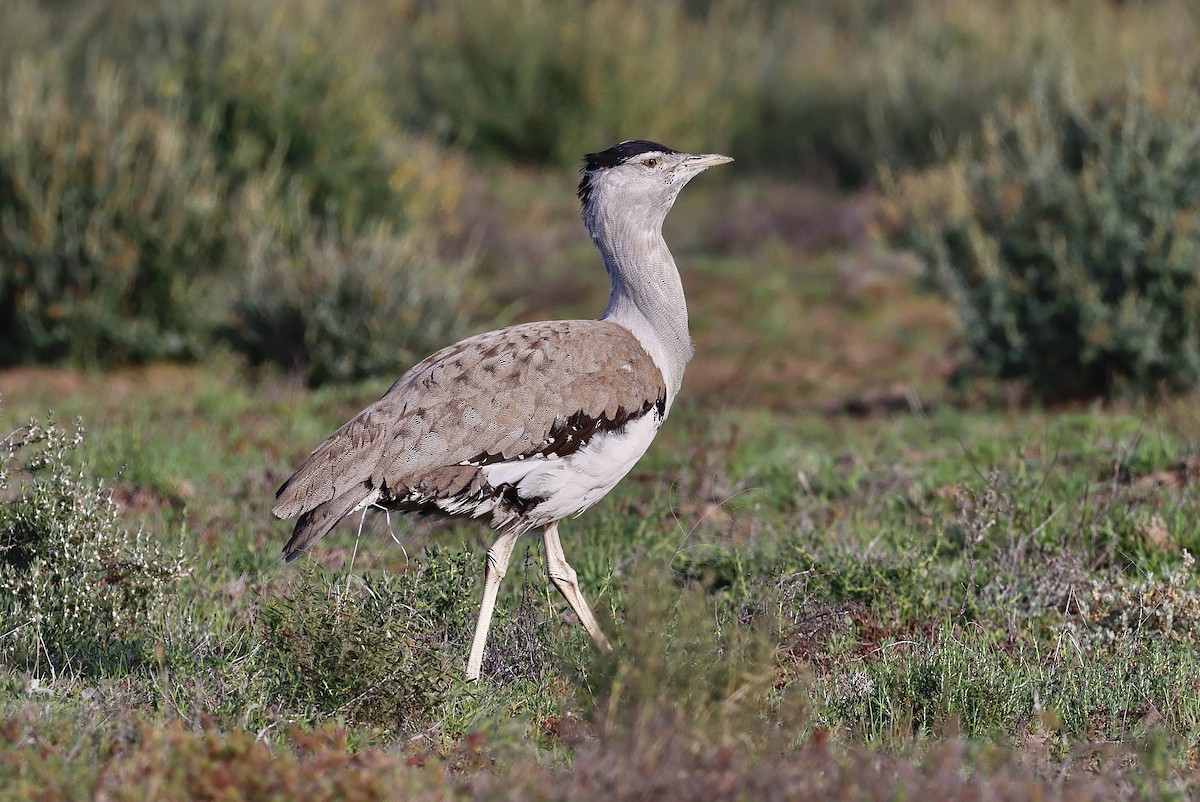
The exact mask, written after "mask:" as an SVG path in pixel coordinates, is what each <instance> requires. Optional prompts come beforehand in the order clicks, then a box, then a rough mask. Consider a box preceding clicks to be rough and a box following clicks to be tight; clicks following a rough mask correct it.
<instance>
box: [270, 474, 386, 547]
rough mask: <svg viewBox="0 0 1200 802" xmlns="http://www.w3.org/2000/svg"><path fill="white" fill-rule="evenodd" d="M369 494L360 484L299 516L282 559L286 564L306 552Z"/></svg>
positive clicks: (364, 485)
mask: <svg viewBox="0 0 1200 802" xmlns="http://www.w3.org/2000/svg"><path fill="white" fill-rule="evenodd" d="M370 494H371V491H370V489H369V488H368V487H367V485H366V483H365V482H364V483H360V484H357V485H354V486H353V487H351V488H349V489H347V490H346V492H344V493H342V494H341V495H340V496H338V497H336V498H332V499H330V500H329V501H326V502H325V503H324V504H319V505H317V506H316V507H314V508H313V509H311V510H309V511H308V512H306V513H304V514H303V515H301V516H300V520H298V521H296V528H295V529H294V530H292V539H291V540H289V541H288V542H287V545H286V546H284V547H283V557H284V559H285V560H287V561H288V562H291V561H292V560H294V559H296V558H297V557H299V556H300V555H301V554H303V553H304V552H306V551H308V550H309V549H310V548H311V547H312V545H313V544H314V543H316V542H317V541H318V540H320V539H321V538H323V537H325V535H327V534H329V530H331V529H333V527H334V526H335V525H336V524H337V522H338V521H340V520H342V518H344V517H346V515H348V514H349V513H350V512H351V511H352V510H354V509H355V508H356V507H358V506H359V505H360V504H362V503H363V502H364V501H366V499H367V496H369V495H370Z"/></svg>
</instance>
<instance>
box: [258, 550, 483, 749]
mask: <svg viewBox="0 0 1200 802" xmlns="http://www.w3.org/2000/svg"><path fill="white" fill-rule="evenodd" d="M478 567H479V566H478V563H477V562H476V561H475V559H474V558H473V557H472V555H470V553H469V552H462V553H461V554H459V555H457V556H447V555H446V554H444V553H440V552H436V551H435V552H433V553H431V554H427V555H426V556H425V557H424V558H423V560H422V563H421V564H420V566H419V567H416V568H414V570H412V571H409V572H407V573H404V574H401V575H399V576H396V575H390V574H385V575H381V576H365V577H363V578H361V580H360V579H359V578H358V577H352V576H345V575H343V576H340V577H336V576H330V575H327V574H324V573H323V572H320V571H319V570H318V569H315V568H309V569H307V570H306V571H305V572H304V573H303V575H302V576H301V577H300V578H299V579H298V580H297V582H296V583H295V586H294V587H293V588H292V590H291V591H290V592H289V593H288V594H287V595H286V596H283V597H281V598H278V599H274V600H271V601H269V602H268V603H267V605H266V607H265V609H264V610H263V612H262V619H261V620H262V627H263V647H262V649H261V650H260V652H259V654H258V659H259V660H260V661H261V665H262V666H263V668H264V672H265V676H266V677H267V678H268V679H267V682H268V683H270V684H271V685H272V686H273V687H272V691H271V694H270V696H271V698H272V699H273V700H275V701H277V702H279V703H280V704H281V705H282V706H283V709H284V710H285V711H289V714H293V715H294V714H299V715H302V716H305V717H308V718H310V719H312V720H318V719H322V718H325V717H328V716H339V717H342V718H344V719H345V720H346V721H349V722H352V723H354V724H357V725H361V726H367V727H376V728H380V729H383V730H385V731H389V732H397V731H403V730H411V729H413V728H415V727H416V726H418V725H420V724H423V723H427V721H426V719H427V717H428V714H429V712H430V710H431V709H432V708H433V707H434V706H435V705H436V704H437V698H438V696H439V695H442V694H445V693H446V692H447V690H448V689H449V687H450V686H451V684H452V683H453V682H454V681H456V680H457V679H458V677H459V676H460V674H461V672H462V665H463V664H462V663H461V660H462V659H463V656H464V655H465V651H464V649H463V644H464V643H465V638H466V637H467V636H468V634H469V627H470V625H471V621H472V615H473V609H474V604H475V594H474V592H473V589H474V586H475V583H476V578H477V574H478Z"/></svg>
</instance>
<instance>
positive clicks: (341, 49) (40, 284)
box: [0, 0, 1200, 398]
mask: <svg viewBox="0 0 1200 802" xmlns="http://www.w3.org/2000/svg"><path fill="white" fill-rule="evenodd" d="M0 14H2V15H3V18H4V19H3V23H4V24H3V25H2V26H0V266H2V267H3V270H2V271H0V363H3V364H16V363H28V362H60V361H66V362H68V363H73V364H83V365H113V364H122V363H129V362H142V361H146V360H152V359H160V358H169V359H195V358H201V357H204V356H205V355H206V354H207V353H209V352H211V351H212V350H213V349H215V348H218V349H219V348H232V349H234V350H236V351H238V352H240V353H242V354H243V355H244V356H245V357H246V359H247V361H248V362H249V363H251V364H261V363H271V364H275V365H278V366H280V367H282V368H283V369H285V370H295V371H298V372H299V373H301V374H302V375H304V376H305V377H306V378H307V380H308V381H309V382H310V383H311V384H320V383H322V382H325V381H330V380H346V379H353V378H360V377H364V376H369V375H373V374H376V373H377V372H387V371H392V372H396V371H399V370H402V369H403V368H404V367H405V366H406V365H407V364H409V363H410V362H411V361H412V359H413V358H414V357H415V356H418V355H419V354H421V353H423V352H425V351H426V350H428V349H429V348H432V347H433V346H435V345H436V344H437V343H439V342H443V341H445V340H446V339H449V338H451V337H453V336H455V335H456V334H459V333H462V332H465V331H467V330H470V329H477V328H479V327H481V326H485V325H488V324H491V323H495V322H497V321H502V320H505V319H507V318H509V317H511V314H512V311H513V310H512V309H511V308H510V307H508V306H506V302H507V301H510V300H512V296H511V295H509V294H506V292H505V291H504V290H503V289H502V287H503V285H504V278H505V277H503V276H497V275H496V271H495V270H494V269H491V268H495V267H496V264H495V262H493V263H492V264H491V265H489V256H490V255H491V254H503V255H504V258H507V259H509V261H510V262H511V261H512V260H519V259H520V257H521V256H522V254H520V253H516V254H513V253H511V252H507V251H506V248H508V247H509V246H508V245H507V244H505V243H496V242H494V241H488V240H486V238H485V239H484V241H483V242H482V244H483V245H484V246H486V247H484V248H483V249H482V252H481V249H480V247H479V246H480V244H481V241H480V237H481V233H480V232H485V233H486V232H487V231H488V221H487V220H486V219H482V218H485V217H486V212H484V211H482V209H483V208H485V207H486V206H487V205H488V204H489V203H490V202H491V201H492V199H491V198H489V197H487V192H488V190H487V189H486V187H487V185H488V184H487V182H486V181H484V182H483V183H482V185H481V176H482V177H486V176H487V175H489V174H494V173H495V171H496V170H499V169H510V168H511V166H513V165H516V166H517V167H518V168H519V169H530V168H537V167H539V166H542V167H552V168H558V169H560V170H562V169H569V168H570V167H571V166H573V165H574V164H575V163H576V161H577V159H578V158H579V156H580V154H582V153H585V152H588V151H592V150H596V149H600V148H603V147H606V146H607V145H608V144H611V143H612V142H613V141H616V140H619V139H622V138H629V137H634V136H637V137H642V136H645V137H653V138H655V139H658V140H660V141H664V142H667V143H669V144H672V145H675V146H677V147H681V148H688V149H705V150H719V151H723V152H728V153H731V154H733V155H735V156H736V157H737V159H738V163H739V168H738V169H739V171H740V172H741V174H742V175H743V176H753V175H754V174H758V175H760V176H762V177H767V176H770V177H773V178H779V177H786V178H787V180H791V181H796V182H803V183H804V184H806V185H817V186H825V187H829V188H831V189H833V190H835V191H838V192H861V191H863V190H870V189H873V188H880V187H882V188H884V189H885V190H886V191H887V193H888V200H889V203H888V204H887V210H888V212H889V214H887V215H884V218H883V220H884V222H883V224H881V225H879V226H876V228H877V229H878V232H877V233H878V234H880V235H881V236H882V237H884V238H885V239H887V240H889V241H890V244H891V245H894V246H902V247H906V248H911V249H913V250H914V251H915V252H916V253H917V254H919V255H920V256H921V257H922V258H923V260H924V261H925V263H926V264H927V265H928V267H929V270H928V273H927V279H929V280H931V282H932V283H933V284H934V285H936V286H938V287H940V288H941V289H942V290H943V291H944V292H945V294H946V296H947V297H948V298H950V299H952V301H953V303H954V304H955V305H956V308H957V309H958V311H959V317H960V320H961V325H962V328H963V332H964V336H965V339H966V340H967V341H968V342H969V343H970V344H971V345H972V347H973V350H974V353H975V354H976V356H977V357H978V359H977V364H978V366H979V367H980V368H982V369H983V371H985V372H990V373H991V374H993V375H997V376H1000V377H1002V378H1016V379H1021V380H1025V381H1028V382H1029V384H1030V386H1031V387H1032V389H1033V390H1034V391H1035V392H1036V393H1038V394H1041V395H1045V396H1047V397H1050V398H1062V397H1066V398H1074V397H1092V396H1094V395H1097V394H1100V395H1104V394H1111V393H1114V392H1126V391H1132V392H1135V393H1147V392H1150V393H1153V392H1158V391H1159V390H1161V389H1164V388H1165V389H1172V390H1174V389H1180V388H1187V387H1190V386H1192V385H1193V384H1194V383H1195V380H1196V376H1197V373H1198V372H1200V343H1198V342H1197V328H1196V325H1195V323H1194V320H1195V314H1194V311H1195V304H1196V303H1197V301H1196V297H1197V294H1198V293H1200V282H1198V281H1197V278H1196V269H1195V264H1196V259H1195V258H1194V257H1195V254H1196V252H1197V245H1196V243H1197V237H1198V236H1200V233H1198V232H1197V228H1196V224H1194V223H1193V222H1192V221H1193V219H1194V213H1195V206H1196V203H1197V201H1196V198H1197V197H1198V196H1200V192H1198V191H1197V189H1198V187H1200V179H1198V178H1197V169H1200V168H1198V165H1200V157H1198V156H1197V155H1196V151H1197V147H1196V140H1197V137H1200V133H1197V131H1198V127H1197V126H1196V124H1195V110H1196V109H1197V108H1198V107H1200V104H1198V102H1197V100H1196V94H1197V90H1196V84H1197V81H1196V78H1197V69H1198V67H1200V49H1198V48H1196V47H1195V42H1196V41H1197V34H1200V11H1197V6H1196V5H1195V4H1193V3H1187V2H1171V1H1170V0H1158V1H1157V2H1150V0H1145V2H1088V1H1087V0H1066V1H1064V2H1055V3H1045V2H1037V1H1036V0H1015V2H1003V3H1001V2H991V1H990V0H934V1H933V2H925V3H918V2H883V1H882V0H854V2H841V1H840V0H839V1H837V2H835V1H834V0H808V1H807V2H790V3H789V2H767V1H766V0H757V1H756V0H674V1H673V2H663V3H655V4H649V5H643V4H637V3H632V2H626V1H625V0H591V1H590V2H583V3H568V4H559V3H551V2H548V0H519V2H514V3H508V4H503V5H501V4H495V3H491V2H488V1H487V0H459V1H458V2H454V3H432V2H422V1H421V0H358V1H357V2H350V3H337V2H332V0H284V2H278V3H276V2H233V1H232V0H182V1H181V2H166V1H165V0H150V1H149V2H133V0H113V2H105V3H99V2H89V0H59V1H58V2H53V3H45V2H34V1H33V0H11V1H10V2H7V3H5V5H4V10H3V11H2V12H0ZM726 180H728V179H726ZM747 180H754V179H753V178H749V179H747ZM492 183H495V182H492ZM481 187H482V188H481ZM493 233H494V227H493ZM384 254H386V256H385V255H384ZM518 270H519V269H518ZM498 285H499V286H500V287H501V288H500V289H498V288H497V286H498ZM489 299H490V300H489ZM497 299H499V300H497ZM1048 343H1053V344H1054V351H1055V354H1056V355H1055V356H1054V358H1053V359H1049V360H1047V359H1045V358H1044V352H1045V350H1046V347H1047V344H1048ZM1064 375H1065V376H1066V379H1065V380H1064V381H1059V380H1060V379H1062V378H1063V376H1064ZM1052 385H1053V386H1052Z"/></svg>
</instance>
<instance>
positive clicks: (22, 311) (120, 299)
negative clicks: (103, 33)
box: [0, 57, 224, 364]
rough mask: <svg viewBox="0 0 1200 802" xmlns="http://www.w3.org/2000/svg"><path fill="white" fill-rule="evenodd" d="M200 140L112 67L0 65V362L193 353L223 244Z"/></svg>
mask: <svg viewBox="0 0 1200 802" xmlns="http://www.w3.org/2000/svg"><path fill="white" fill-rule="evenodd" d="M223 202H224V183H223V181H222V179H221V177H220V176H219V175H218V174H217V171H216V162H215V161H214V159H213V158H212V154H211V150H210V147H209V140H208V139H207V137H206V136H205V134H204V133H203V132H202V131H198V130H196V129H194V128H190V127H189V126H187V125H186V124H185V123H184V122H183V121H182V120H181V119H180V118H179V116H178V115H177V114H175V113H174V112H173V111H171V110H170V109H164V108H155V107H151V106H147V105H145V104H143V103H142V102H140V101H139V100H138V99H137V97H136V96H135V95H132V94H130V93H129V92H127V91H126V82H125V81H124V79H123V78H122V77H121V76H120V74H119V72H118V70H117V69H116V68H115V67H114V66H112V65H111V64H107V63H104V62H99V63H94V64H92V65H90V68H89V71H88V74H87V77H86V79H85V82H84V83H83V85H82V86H80V87H76V88H72V87H71V86H69V85H68V83H67V78H66V74H65V72H64V70H63V68H62V65H61V64H59V63H57V61H56V60H55V59H54V58H52V57H46V58H41V59H37V60H35V59H34V58H32V57H29V58H23V59H21V60H19V61H18V62H17V63H16V64H15V65H14V66H13V68H12V69H11V70H10V71H9V72H8V73H7V74H6V75H3V76H0V266H2V269H0V364H12V363H15V362H29V361H49V360H60V359H70V360H73V361H77V362H85V363H115V362H129V361H142V360H147V359H153V358H159V357H186V356H190V355H193V354H194V353H196V351H197V350H198V348H199V343H200V341H201V339H202V335H203V331H204V327H205V323H206V321H205V319H204V313H205V311H206V307H205V306H204V305H203V304H201V303H199V300H200V288H201V285H202V279H203V278H204V277H205V276H206V275H207V274H210V273H211V272H212V271H213V269H214V265H216V264H219V263H220V261H221V259H222V255H223V247H222V246H223V233H222V219H223V218H222V215H223V214H224V211H223V209H222V205H223Z"/></svg>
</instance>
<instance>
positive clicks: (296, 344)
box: [228, 202, 479, 386]
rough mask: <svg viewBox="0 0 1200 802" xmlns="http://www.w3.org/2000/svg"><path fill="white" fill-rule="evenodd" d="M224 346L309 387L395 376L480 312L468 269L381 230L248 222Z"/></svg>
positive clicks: (408, 237) (410, 237)
mask: <svg viewBox="0 0 1200 802" xmlns="http://www.w3.org/2000/svg"><path fill="white" fill-rule="evenodd" d="M249 217H250V219H252V220H254V224H253V227H252V228H248V229H245V230H244V231H243V232H242V234H241V241H242V243H243V246H244V252H245V272H244V273H243V276H242V279H241V282H240V284H241V291H240V292H239V294H238V295H237V297H236V299H235V300H234V301H233V321H232V325H231V326H230V327H229V329H228V339H229V341H230V343H231V344H232V345H233V346H234V348H236V349H237V350H238V351H239V352H240V353H242V354H244V355H245V356H246V358H247V360H248V361H249V362H250V364H252V365H262V364H270V365H275V366H277V367H280V368H282V369H284V370H288V371H295V372H297V373H299V374H300V375H302V376H303V377H304V378H305V380H306V381H307V382H308V383H309V384H310V385H314V386H315V385H320V384H324V383H327V382H346V381H353V380H357V379H365V378H375V379H377V378H379V377H380V376H392V377H395V376H399V374H400V373H402V372H403V371H404V370H406V369H407V368H408V367H410V366H411V365H412V364H413V363H415V362H416V361H418V360H420V359H422V358H423V357H424V356H425V355H426V354H428V353H430V352H432V351H434V350H436V349H437V348H441V347H442V346H444V345H446V344H447V343H449V342H453V341H454V340H455V339H457V338H458V337H459V336H460V335H461V334H463V333H464V332H465V331H466V329H467V322H468V321H469V320H470V319H471V317H472V313H478V312H479V304H478V303H476V299H475V297H474V296H473V295H472V293H471V291H470V288H469V285H468V284H467V278H468V276H469V273H470V271H471V268H472V267H473V265H472V263H471V262H470V261H468V260H466V259H462V260H459V261H449V260H446V259H443V258H441V257H439V256H438V255H437V253H436V251H435V249H434V247H433V246H432V245H431V244H430V242H429V239H428V238H427V237H422V236H420V235H419V234H415V233H409V234H401V233H399V232H398V231H397V230H396V229H395V228H394V227H393V226H391V225H389V224H387V223H382V222H379V223H375V224H372V225H370V226H368V227H366V228H365V229H363V230H359V231H355V230H349V229H347V228H345V227H343V226H339V225H338V224H337V223H335V222H332V221H327V222H325V223H321V222H320V221H318V220H315V219H313V218H311V217H310V216H308V214H307V213H306V212H305V211H304V209H303V208H302V202H301V203H300V208H297V209H295V210H294V211H293V212H292V214H291V215H281V214H276V215H269V214H268V213H266V212H263V213H257V214H251V215H249Z"/></svg>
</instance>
